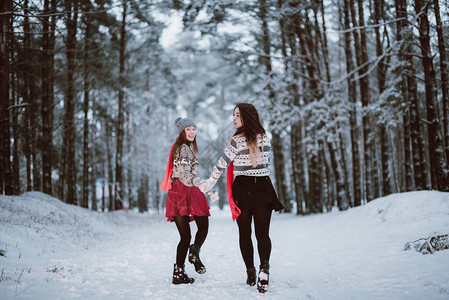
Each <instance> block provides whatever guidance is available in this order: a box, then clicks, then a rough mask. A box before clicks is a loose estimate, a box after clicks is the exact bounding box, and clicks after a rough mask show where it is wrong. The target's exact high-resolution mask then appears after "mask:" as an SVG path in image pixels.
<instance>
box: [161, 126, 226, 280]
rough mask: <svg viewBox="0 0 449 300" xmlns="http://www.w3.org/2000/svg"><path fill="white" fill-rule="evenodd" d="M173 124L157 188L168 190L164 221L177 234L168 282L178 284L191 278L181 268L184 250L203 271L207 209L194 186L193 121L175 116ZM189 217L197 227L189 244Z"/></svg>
mask: <svg viewBox="0 0 449 300" xmlns="http://www.w3.org/2000/svg"><path fill="white" fill-rule="evenodd" d="M175 124H176V127H177V128H178V132H179V135H178V137H177V139H176V141H175V143H174V144H173V146H172V149H171V151H170V157H169V160H168V166H167V171H166V173H165V177H164V180H163V181H162V184H161V189H163V190H165V191H167V192H168V194H167V204H166V207H165V216H166V217H167V221H169V222H175V224H176V227H177V229H178V231H179V235H180V241H179V244H178V247H177V252H176V264H175V265H174V270H173V281H172V282H173V284H182V283H193V282H194V281H195V280H194V279H193V278H191V277H189V276H188V275H187V274H186V272H185V268H184V263H185V259H186V256H187V251H188V250H189V262H190V263H192V264H193V265H194V266H195V270H196V272H197V273H199V274H203V273H205V272H206V267H205V266H204V264H203V263H202V262H201V260H200V257H199V253H200V248H201V246H202V245H203V243H204V241H205V239H206V236H207V232H208V228H209V219H208V217H209V216H210V212H209V205H208V203H207V199H206V197H205V195H204V194H203V193H202V192H201V191H200V189H199V188H198V187H197V185H198V184H199V183H200V182H202V180H201V179H200V178H198V159H197V155H198V145H197V143H196V124H195V123H194V122H193V121H192V120H191V119H189V118H178V119H176V121H175ZM208 195H209V197H210V198H211V200H212V201H215V200H217V199H218V194H217V193H216V192H215V191H211V192H208ZM191 221H195V223H196V225H197V227H198V230H197V233H196V235H195V241H194V243H193V244H192V245H190V239H191V233H190V222H191Z"/></svg>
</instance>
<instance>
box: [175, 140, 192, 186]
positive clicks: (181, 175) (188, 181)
mask: <svg viewBox="0 0 449 300" xmlns="http://www.w3.org/2000/svg"><path fill="white" fill-rule="evenodd" d="M173 165H174V168H175V169H176V171H175V174H174V176H175V177H176V178H178V179H179V180H181V182H182V183H183V184H184V185H186V186H194V181H193V180H194V179H195V178H197V175H198V161H197V159H196V158H195V156H193V152H192V151H191V150H190V149H189V147H188V146H187V145H186V144H184V145H182V148H181V151H180V153H179V155H177V156H176V157H175V160H174V162H173Z"/></svg>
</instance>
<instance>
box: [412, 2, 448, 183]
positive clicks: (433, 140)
mask: <svg viewBox="0 0 449 300" xmlns="http://www.w3.org/2000/svg"><path fill="white" fill-rule="evenodd" d="M415 11H416V14H417V15H418V29H419V37H418V38H419V43H420V46H421V54H422V58H421V62H422V66H423V70H424V79H425V88H426V96H425V97H426V112H427V133H428V138H429V159H430V170H431V171H430V175H431V181H432V187H433V188H436V189H438V190H440V191H449V180H448V175H447V174H445V170H446V169H447V162H446V160H445V158H444V149H443V141H442V140H441V136H442V135H441V126H440V122H439V117H438V111H437V105H436V99H435V86H434V83H435V71H434V68H433V61H432V57H433V56H432V50H431V47H430V25H429V20H428V18H427V6H426V2H425V1H424V0H415Z"/></svg>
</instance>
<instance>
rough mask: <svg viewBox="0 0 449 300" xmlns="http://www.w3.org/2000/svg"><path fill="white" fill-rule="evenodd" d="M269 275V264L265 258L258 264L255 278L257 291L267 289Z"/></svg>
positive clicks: (260, 291)
mask: <svg viewBox="0 0 449 300" xmlns="http://www.w3.org/2000/svg"><path fill="white" fill-rule="evenodd" d="M269 277H270V264H269V263H268V261H267V260H265V261H263V262H262V263H261V264H260V269H259V279H258V280H257V290H258V291H259V293H265V292H266V291H267V290H268V281H269Z"/></svg>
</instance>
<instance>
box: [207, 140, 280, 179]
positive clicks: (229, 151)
mask: <svg viewBox="0 0 449 300" xmlns="http://www.w3.org/2000/svg"><path fill="white" fill-rule="evenodd" d="M257 147H259V149H260V150H262V135H260V134H258V135H257ZM270 151H271V141H270V139H269V138H268V136H267V135H263V151H261V152H260V158H258V159H257V160H256V162H257V166H256V167H253V165H252V163H251V160H250V159H249V148H248V145H247V143H246V137H245V136H233V137H232V139H231V142H230V143H229V144H228V146H227V147H226V148H225V150H224V153H223V155H222V156H221V157H220V159H219V160H218V163H217V164H216V165H215V166H214V169H213V171H212V177H213V178H214V179H218V178H219V177H220V176H221V174H222V173H223V171H224V170H225V169H226V168H227V167H228V166H229V165H230V164H231V162H234V177H236V176H239V175H246V176H268V175H270Z"/></svg>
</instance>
